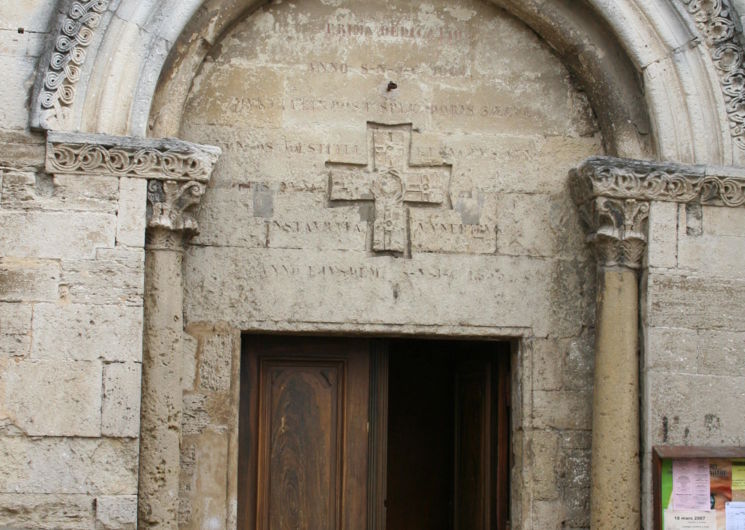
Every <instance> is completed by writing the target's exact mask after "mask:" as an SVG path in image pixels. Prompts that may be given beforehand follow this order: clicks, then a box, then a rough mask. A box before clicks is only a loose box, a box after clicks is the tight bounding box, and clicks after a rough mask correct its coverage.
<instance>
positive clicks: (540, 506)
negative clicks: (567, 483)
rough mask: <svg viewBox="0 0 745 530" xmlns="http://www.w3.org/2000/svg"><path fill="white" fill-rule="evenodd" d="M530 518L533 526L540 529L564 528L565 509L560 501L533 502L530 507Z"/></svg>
mask: <svg viewBox="0 0 745 530" xmlns="http://www.w3.org/2000/svg"><path fill="white" fill-rule="evenodd" d="M530 510H531V512H532V513H531V516H532V518H533V521H534V526H537V525H540V526H541V528H547V529H548V528H550V529H552V530H554V529H556V530H558V529H560V528H565V527H566V525H565V524H564V522H565V521H566V513H565V512H566V507H565V506H564V503H563V502H562V501H560V500H558V499H557V500H553V501H535V502H534V503H533V504H532V506H531V507H530Z"/></svg>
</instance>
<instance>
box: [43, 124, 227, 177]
mask: <svg viewBox="0 0 745 530" xmlns="http://www.w3.org/2000/svg"><path fill="white" fill-rule="evenodd" d="M219 156H220V149H218V148H216V147H210V146H204V145H198V144H192V143H189V142H182V141H179V140H170V139H166V140H152V139H145V138H132V137H117V136H105V135H95V134H77V133H57V132H49V133H48V134H47V153H46V170H47V172H49V173H54V174H79V175H112V176H116V177H135V178H148V179H150V178H156V179H165V180H176V181H192V180H193V181H197V182H206V181H208V180H209V177H210V175H211V174H212V169H213V168H214V166H215V163H216V162H217V159H218V157H219Z"/></svg>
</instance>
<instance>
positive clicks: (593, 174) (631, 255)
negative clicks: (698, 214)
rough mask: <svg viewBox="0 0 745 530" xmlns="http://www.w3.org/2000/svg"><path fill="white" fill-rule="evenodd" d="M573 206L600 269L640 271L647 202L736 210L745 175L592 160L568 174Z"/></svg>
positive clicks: (744, 197)
mask: <svg viewBox="0 0 745 530" xmlns="http://www.w3.org/2000/svg"><path fill="white" fill-rule="evenodd" d="M569 186H570V190H571V193H572V198H573V199H574V202H575V203H576V204H577V206H578V208H579V210H580V214H581V216H582V219H583V221H584V224H585V226H586V228H587V230H588V233H589V236H588V240H589V241H590V242H591V243H593V244H594V246H595V249H596V251H597V256H598V261H599V263H600V264H601V265H603V266H623V267H629V268H632V269H638V268H639V267H641V264H642V259H643V256H644V250H645V248H646V244H647V224H648V223H647V221H648V219H649V203H650V202H651V201H668V202H679V203H695V204H705V205H714V206H730V207H738V206H742V205H744V204H745V170H743V169H739V168H726V167H714V166H703V165H683V164H673V163H663V162H647V161H643V160H630V159H622V158H613V157H601V156H598V157H592V158H588V159H587V160H585V161H584V162H583V163H582V164H580V165H579V167H577V168H576V169H573V170H572V171H571V172H570V175H569Z"/></svg>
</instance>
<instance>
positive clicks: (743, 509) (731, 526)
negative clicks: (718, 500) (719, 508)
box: [724, 502, 745, 530]
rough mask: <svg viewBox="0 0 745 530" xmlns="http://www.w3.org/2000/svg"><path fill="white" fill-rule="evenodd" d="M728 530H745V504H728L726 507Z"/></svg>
mask: <svg viewBox="0 0 745 530" xmlns="http://www.w3.org/2000/svg"><path fill="white" fill-rule="evenodd" d="M724 513H725V515H726V516H727V530H745V502H728V503H726V504H725V505H724Z"/></svg>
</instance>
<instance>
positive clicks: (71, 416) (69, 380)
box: [0, 361, 101, 436]
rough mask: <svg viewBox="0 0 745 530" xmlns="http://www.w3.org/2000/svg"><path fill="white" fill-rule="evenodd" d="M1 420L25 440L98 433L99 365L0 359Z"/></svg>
mask: <svg viewBox="0 0 745 530" xmlns="http://www.w3.org/2000/svg"><path fill="white" fill-rule="evenodd" d="M0 363H1V364H0V389H2V396H3V399H2V403H1V404H0V410H3V414H2V416H5V417H8V418H9V419H10V420H11V422H12V423H13V424H15V425H16V426H17V427H18V428H20V429H21V430H23V431H24V432H25V433H26V434H28V435H29V436H100V435H101V363H100V362H98V361H19V362H14V361H5V362H2V361H0Z"/></svg>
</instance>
